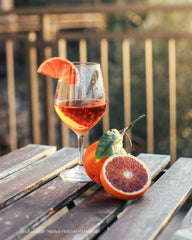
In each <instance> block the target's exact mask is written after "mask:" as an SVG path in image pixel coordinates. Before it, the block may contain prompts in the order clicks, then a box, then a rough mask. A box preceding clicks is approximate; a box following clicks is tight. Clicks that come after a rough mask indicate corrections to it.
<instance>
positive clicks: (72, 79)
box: [37, 57, 79, 86]
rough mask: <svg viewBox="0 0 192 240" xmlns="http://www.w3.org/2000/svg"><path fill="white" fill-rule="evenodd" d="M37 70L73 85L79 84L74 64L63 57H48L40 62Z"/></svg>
mask: <svg viewBox="0 0 192 240" xmlns="http://www.w3.org/2000/svg"><path fill="white" fill-rule="evenodd" d="M37 72H38V73H41V74H43V75H46V76H49V77H53V78H58V79H62V80H64V81H67V82H69V83H70V84H73V85H77V86H78V85H79V73H78V71H77V69H76V67H75V65H74V64H73V63H72V62H70V61H69V60H67V59H65V58H60V57H52V58H48V59H46V60H45V61H43V62H42V63H41V65H40V66H39V68H38V69H37Z"/></svg>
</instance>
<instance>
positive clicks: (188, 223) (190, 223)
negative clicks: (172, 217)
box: [171, 208, 192, 240]
mask: <svg viewBox="0 0 192 240" xmlns="http://www.w3.org/2000/svg"><path fill="white" fill-rule="evenodd" d="M191 239H192V208H191V209H190V210H189V212H188V213H187V215H186V216H185V218H184V220H183V222H182V224H181V226H180V228H179V229H178V230H177V231H176V232H175V233H174V235H173V237H172V238H171V240H191Z"/></svg>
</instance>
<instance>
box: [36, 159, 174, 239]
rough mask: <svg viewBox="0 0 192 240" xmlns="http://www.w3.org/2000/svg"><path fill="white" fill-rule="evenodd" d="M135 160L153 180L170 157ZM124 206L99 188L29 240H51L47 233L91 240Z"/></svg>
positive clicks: (57, 236) (58, 236)
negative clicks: (140, 163) (147, 171)
mask: <svg viewBox="0 0 192 240" xmlns="http://www.w3.org/2000/svg"><path fill="white" fill-rule="evenodd" d="M139 157H140V158H141V159H143V160H144V161H145V162H146V163H147V165H148V166H149V168H150V170H151V172H152V176H153V178H154V177H155V176H157V174H158V173H159V171H160V170H159V169H162V167H163V166H165V165H166V164H168V162H169V161H170V157H169V156H166V155H164V156H159V155H154V154H141V155H139ZM128 203H129V202H127V201H122V200H119V199H115V198H113V197H111V196H110V195H109V194H108V193H107V192H106V191H105V190H103V188H100V189H99V190H98V191H96V192H95V193H94V194H92V195H91V196H89V197H88V198H86V199H85V200H84V201H83V202H82V203H80V204H79V205H77V206H76V207H75V208H73V209H71V211H69V212H68V213H67V214H65V215H64V216H63V217H61V218H60V219H59V220H58V221H56V222H55V223H53V224H52V225H50V226H49V227H47V228H46V229H44V233H42V234H41V233H40V234H38V235H36V236H35V237H34V238H32V239H35V240H37V239H52V237H53V236H52V234H50V232H54V236H56V239H70V240H72V239H78V240H80V239H91V238H93V237H94V236H96V235H97V234H98V233H99V232H100V231H102V230H103V229H104V228H105V227H106V226H108V225H109V224H110V223H111V222H112V221H113V220H114V219H115V218H116V217H117V215H118V213H120V212H121V211H122V210H123V209H124V208H125V206H127V204H128ZM113 239H115V238H113Z"/></svg>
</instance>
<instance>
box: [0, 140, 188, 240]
mask: <svg viewBox="0 0 192 240" xmlns="http://www.w3.org/2000/svg"><path fill="white" fill-rule="evenodd" d="M139 158H141V159H142V160H143V161H144V162H145V163H146V164H147V165H148V167H149V168H150V170H151V172H152V176H153V179H155V181H154V183H153V185H152V186H151V187H150V189H149V190H148V191H147V192H146V193H145V195H144V196H143V197H141V198H140V199H138V200H136V201H132V202H131V201H122V200H118V199H115V198H113V197H111V196H110V195H108V193H106V192H105V190H103V188H102V187H101V186H99V185H96V184H94V183H92V182H90V183H72V182H64V181H62V180H61V179H60V177H59V173H60V172H61V171H62V170H63V169H65V168H67V167H70V166H72V165H74V164H76V163H77V149H74V148H63V149H61V150H59V151H56V148H55V147H53V146H43V145H28V146H26V147H24V148H21V149H18V150H17V151H15V152H11V153H9V154H7V155H5V156H3V157H1V158H0V208H1V209H0V231H1V232H0V233H1V234H0V239H2V240H7V239H23V240H24V239H25V240H26V239H41V240H43V239H70V240H71V239H78V240H80V239H95V238H96V239H99V240H101V239H102V240H104V239H106V240H109V239H121V240H122V239H129V240H136V239H139V240H140V239H141V240H145V239H146V240H148V239H155V238H156V237H157V239H158V236H160V235H161V234H162V233H163V231H165V230H163V231H162V229H163V228H165V226H166V225H167V224H168V222H169V220H170V219H171V218H172V216H173V215H174V213H175V212H176V211H177V210H178V209H179V208H180V207H181V206H182V205H183V203H184V202H185V201H186V200H187V199H188V198H189V196H190V194H191V189H192V159H190V158H180V159H178V160H177V161H176V163H175V164H174V165H173V166H171V167H170V168H168V167H167V169H166V171H164V168H165V167H166V166H167V165H168V164H169V162H170V157H169V156H167V155H157V154H140V155H139ZM162 173H164V174H162ZM160 231H162V233H161V234H159V233H160ZM171 239H172V240H173V239H174V240H176V239H185V240H186V239H192V209H190V210H189V212H188V214H187V215H186V217H185V219H184V220H183V222H181V225H180V228H179V229H177V230H176V231H175V232H173V234H172V238H171ZM165 240H166V238H165Z"/></svg>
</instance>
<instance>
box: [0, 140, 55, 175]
mask: <svg viewBox="0 0 192 240" xmlns="http://www.w3.org/2000/svg"><path fill="white" fill-rule="evenodd" d="M55 151H56V147H54V146H46V145H36V144H29V145H27V146H25V147H23V148H20V149H18V150H16V151H14V152H10V153H8V154H6V155H4V156H3V157H0V179H2V178H4V177H7V176H8V175H10V174H12V173H14V172H17V171H19V170H21V169H22V168H25V167H26V166H28V165H29V164H31V163H33V162H35V161H38V160H39V159H41V158H43V157H46V156H49V155H50V154H52V153H53V152H55Z"/></svg>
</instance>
